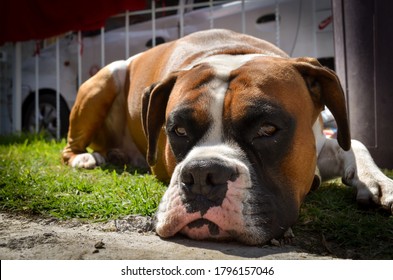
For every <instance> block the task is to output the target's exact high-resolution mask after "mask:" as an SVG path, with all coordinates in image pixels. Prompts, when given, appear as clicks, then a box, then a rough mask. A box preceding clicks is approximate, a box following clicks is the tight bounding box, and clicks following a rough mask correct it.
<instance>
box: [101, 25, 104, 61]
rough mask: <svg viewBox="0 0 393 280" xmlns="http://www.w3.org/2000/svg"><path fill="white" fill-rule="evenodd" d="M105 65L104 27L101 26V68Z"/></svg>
mask: <svg viewBox="0 0 393 280" xmlns="http://www.w3.org/2000/svg"><path fill="white" fill-rule="evenodd" d="M104 66H105V28H104V27H101V68H104Z"/></svg>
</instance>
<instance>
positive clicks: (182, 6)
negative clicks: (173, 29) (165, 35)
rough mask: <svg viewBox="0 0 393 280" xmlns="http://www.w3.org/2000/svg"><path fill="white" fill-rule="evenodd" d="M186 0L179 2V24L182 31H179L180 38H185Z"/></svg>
mask: <svg viewBox="0 0 393 280" xmlns="http://www.w3.org/2000/svg"><path fill="white" fill-rule="evenodd" d="M184 2H185V0H180V1H179V5H180V7H179V9H180V19H179V23H180V30H179V36H180V38H182V37H184V10H185V5H184V4H185V3H184Z"/></svg>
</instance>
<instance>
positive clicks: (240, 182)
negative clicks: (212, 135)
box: [156, 146, 253, 243]
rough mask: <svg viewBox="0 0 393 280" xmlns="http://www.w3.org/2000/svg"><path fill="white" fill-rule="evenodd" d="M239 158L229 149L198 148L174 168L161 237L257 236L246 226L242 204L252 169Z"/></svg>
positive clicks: (161, 213) (161, 212)
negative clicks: (181, 235) (182, 235)
mask: <svg viewBox="0 0 393 280" xmlns="http://www.w3.org/2000/svg"><path fill="white" fill-rule="evenodd" d="M238 158H239V155H238V151H237V150H236V149H231V148H228V147H226V146H218V147H210V148H208V147H197V148H194V150H192V151H191V152H190V154H189V155H188V156H187V157H186V159H185V160H184V161H183V162H181V163H180V164H178V165H177V167H176V168H175V171H174V173H173V176H172V180H171V183H170V185H169V187H168V190H167V191H166V192H165V194H164V196H163V198H162V200H161V203H160V205H159V208H158V211H157V214H156V232H157V233H158V235H160V236H161V237H164V238H165V237H170V236H173V235H175V234H176V233H182V234H185V235H187V236H189V237H190V238H192V239H199V240H200V239H214V240H228V239H236V240H239V241H245V240H246V239H247V240H249V236H250V235H252V234H253V233H250V232H249V231H248V229H249V228H248V227H247V226H246V224H245V223H246V222H245V220H246V219H245V217H244V205H245V203H247V202H246V200H247V199H248V197H249V189H250V188H251V186H252V184H251V179H250V171H249V168H248V166H247V165H246V164H245V163H243V162H242V161H241V160H239V159H238ZM245 238H246V239H245ZM246 243H249V242H248V241H246Z"/></svg>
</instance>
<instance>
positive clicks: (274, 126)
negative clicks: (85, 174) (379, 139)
mask: <svg viewBox="0 0 393 280" xmlns="http://www.w3.org/2000/svg"><path fill="white" fill-rule="evenodd" d="M325 106H326V107H327V108H329V110H330V111H331V112H332V114H333V116H334V117H335V120H336V122H337V126H338V135H337V140H334V139H327V138H325V137H324V135H323V133H322V124H321V121H320V118H319V115H320V112H321V111H322V110H323V109H324V107H325ZM88 146H90V147H91V148H92V149H93V151H94V152H93V153H87V151H86V147H88ZM62 157H63V160H64V162H65V163H66V164H68V165H70V166H73V167H80V168H94V167H96V166H99V165H101V164H103V163H105V162H107V161H109V162H111V161H112V162H120V163H122V162H128V163H133V164H136V165H143V164H146V163H147V164H148V166H149V167H150V168H151V171H152V173H153V174H155V175H156V176H157V178H158V179H160V180H162V181H164V182H169V186H168V188H167V190H166V192H165V194H164V196H163V198H162V200H161V202H160V204H159V207H158V210H157V213H156V217H155V219H156V228H155V229H156V232H157V234H158V235H159V236H161V237H163V238H166V237H170V236H173V235H175V234H177V233H181V234H184V235H187V236H189V237H190V238H193V239H215V240H228V239H230V240H237V241H240V242H243V243H246V244H251V245H254V244H263V243H265V242H267V241H269V240H271V239H272V238H279V237H280V236H282V235H283V234H284V233H285V231H286V230H287V229H288V228H289V227H290V226H291V225H293V224H294V223H295V222H296V220H297V217H298V214H299V208H300V205H301V204H302V201H303V199H304V197H305V196H306V194H307V193H308V192H309V191H310V189H311V188H312V187H315V186H318V185H319V184H320V182H321V180H327V179H330V178H334V177H342V179H343V181H344V182H345V183H346V184H348V185H350V186H353V187H356V188H357V200H358V202H360V203H362V204H368V203H376V204H378V205H380V206H381V207H383V208H385V209H387V210H388V211H393V208H392V204H393V181H392V180H391V179H389V178H387V177H386V176H385V175H384V174H383V173H382V172H381V171H380V170H379V169H378V167H377V166H376V165H375V163H374V162H373V160H372V158H371V156H370V154H369V152H368V151H367V149H366V148H365V146H364V145H363V144H361V143H360V142H358V141H355V140H352V141H351V139H350V132H349V126H348V118H347V114H346V108H345V99H344V94H343V90H342V88H341V86H340V83H339V80H338V78H337V76H336V74H335V73H334V72H333V71H331V70H329V69H327V68H325V67H322V66H321V65H320V64H319V63H318V61H317V60H316V59H313V58H290V57H288V55H287V54H285V53H284V52H283V51H281V50H280V49H278V48H276V47H275V46H273V45H272V44H270V43H268V42H265V41H263V40H260V39H257V38H253V37H250V36H247V35H242V34H237V33H235V32H231V31H226V30H210V31H202V32H197V33H194V34H191V35H189V36H186V37H184V38H181V39H179V40H177V41H174V42H169V43H166V44H162V45H159V46H157V47H155V48H152V49H150V50H148V51H146V52H143V53H141V54H138V55H135V56H133V57H131V58H129V59H128V60H126V61H116V62H113V63H111V64H109V65H108V66H106V67H104V68H103V69H101V70H100V71H99V72H98V73H97V74H96V75H95V76H93V77H92V78H90V79H89V80H88V81H86V82H85V83H84V84H83V85H82V86H81V87H80V89H79V92H78V95H77V99H76V102H75V105H74V107H73V109H72V111H71V115H70V127H69V132H68V143H67V146H66V147H65V148H64V151H63V154H62ZM145 159H146V160H145Z"/></svg>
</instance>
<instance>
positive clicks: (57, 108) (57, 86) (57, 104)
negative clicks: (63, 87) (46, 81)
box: [56, 37, 60, 140]
mask: <svg viewBox="0 0 393 280" xmlns="http://www.w3.org/2000/svg"><path fill="white" fill-rule="evenodd" d="M59 41H60V40H59V37H56V139H57V140H60V42H59Z"/></svg>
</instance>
